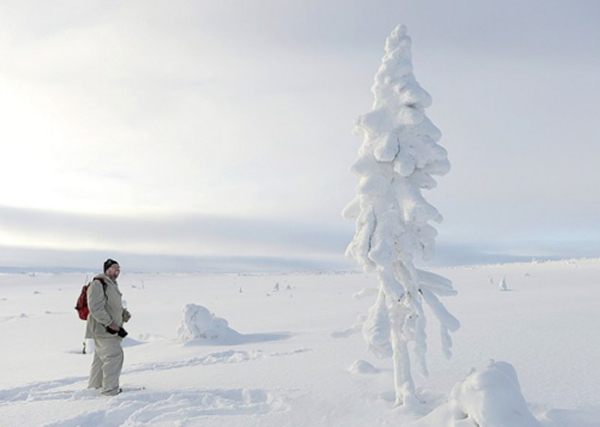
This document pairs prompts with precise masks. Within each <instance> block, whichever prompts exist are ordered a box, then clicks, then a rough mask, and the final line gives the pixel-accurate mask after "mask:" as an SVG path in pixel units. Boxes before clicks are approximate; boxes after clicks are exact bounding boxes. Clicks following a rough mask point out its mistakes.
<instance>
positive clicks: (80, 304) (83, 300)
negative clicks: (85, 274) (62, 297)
mask: <svg viewBox="0 0 600 427" xmlns="http://www.w3.org/2000/svg"><path fill="white" fill-rule="evenodd" d="M94 280H99V281H100V282H101V283H102V287H103V288H104V295H106V282H105V281H104V279H102V278H100V277H99V278H97V279H94ZM91 284H92V282H90V283H88V284H87V285H84V286H83V288H81V293H80V294H79V298H77V304H76V305H75V310H77V314H78V315H79V318H80V319H81V320H87V318H88V316H89V314H90V309H89V307H88V304H87V290H88V288H89V287H90V285H91Z"/></svg>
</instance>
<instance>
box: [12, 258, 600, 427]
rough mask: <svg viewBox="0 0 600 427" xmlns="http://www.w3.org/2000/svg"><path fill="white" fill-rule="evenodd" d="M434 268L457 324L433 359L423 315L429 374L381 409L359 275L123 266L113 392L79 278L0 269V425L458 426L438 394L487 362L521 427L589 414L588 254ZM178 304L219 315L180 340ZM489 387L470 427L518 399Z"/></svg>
mask: <svg viewBox="0 0 600 427" xmlns="http://www.w3.org/2000/svg"><path fill="white" fill-rule="evenodd" d="M126 267H127V266H125V265H124V266H123V270H124V271H125V270H126ZM434 272H436V273H438V274H441V275H443V276H445V277H448V278H449V279H451V280H452V281H453V283H454V286H455V288H456V289H457V290H458V292H459V294H458V296H456V297H448V298H444V303H445V304H446V306H447V307H448V309H449V310H450V311H451V312H452V313H453V314H454V315H455V316H456V317H457V318H458V319H459V320H460V321H461V325H462V326H461V329H460V330H459V331H458V332H457V333H455V334H454V335H453V339H454V356H453V358H452V359H450V360H446V359H445V357H444V356H443V354H442V349H441V345H440V343H439V341H440V340H439V335H438V334H439V331H438V329H437V324H436V320H435V318H434V316H433V315H432V314H431V313H429V312H426V314H427V315H428V327H427V332H428V344H429V350H428V353H427V358H428V364H429V371H430V375H429V377H428V378H421V377H419V375H418V374H415V380H416V381H417V384H418V385H419V386H420V397H421V400H422V401H423V403H422V406H421V407H420V408H419V409H418V410H414V409H413V410H410V411H408V410H407V409H406V408H403V407H394V406H393V401H394V387H393V383H392V381H393V378H392V367H391V360H387V359H386V360H379V359H377V358H375V357H374V356H373V355H371V354H369V353H368V352H367V350H366V344H365V342H364V341H363V338H362V336H361V332H360V322H361V321H362V319H363V318H364V316H365V315H366V313H367V310H368V308H369V306H370V305H371V304H372V302H373V298H375V295H374V294H371V293H370V292H369V291H364V289H365V288H375V287H376V286H377V283H376V277H375V276H374V275H369V274H357V273H347V274H333V273H331V274H286V275H201V274H185V275H166V274H127V273H126V272H125V273H124V274H122V276H121V277H120V279H119V283H120V287H121V289H122V291H123V294H124V299H125V300H126V301H127V306H128V308H129V310H130V311H131V313H132V315H133V317H132V320H131V321H130V323H128V324H127V329H128V331H129V333H130V335H129V337H128V338H127V339H126V340H125V341H124V346H125V367H124V370H123V374H122V377H121V385H122V387H123V388H124V392H123V393H122V394H121V395H119V396H117V397H112V398H107V397H101V396H99V395H98V394H97V392H95V391H90V390H87V389H86V381H87V374H88V369H89V365H90V363H91V355H90V354H82V353H81V350H82V342H83V334H84V327H85V323H84V322H82V321H80V320H79V319H78V318H77V315H76V313H75V310H74V309H73V306H74V303H75V300H76V298H77V295H78V293H79V290H80V288H81V286H82V285H83V284H84V282H85V274H35V275H34V274H4V275H0V346H1V348H2V350H1V351H0V426H2V427H14V426H19V427H33V426H36V427H39V426H48V427H49V426H53V427H75V426H85V427H111V426H129V427H132V426H215V427H216V426H244V427H245V426H264V427H282V426H307V427H308V426H323V427H325V426H327V427H330V426H331V427H333V426H340V427H341V426H344V427H353V426H356V427H358V426H360V427H364V426H410V425H411V424H413V425H419V426H428V425H431V426H436V427H437V426H440V427H444V426H457V427H458V426H461V427H472V426H476V425H477V424H475V418H474V417H466V418H463V419H460V417H456V411H457V402H456V401H454V400H453V397H452V396H453V395H452V393H451V391H452V389H453V387H454V386H455V384H457V383H460V382H462V381H464V380H465V378H466V377H467V376H468V375H469V373H470V372H471V368H475V369H476V372H482V371H485V369H486V366H488V364H489V363H490V359H493V360H495V361H498V362H507V363H508V364H510V365H512V367H514V369H515V371H516V374H517V376H518V384H519V386H517V387H516V388H517V389H518V391H519V392H522V396H523V398H524V399H525V402H526V406H527V408H528V409H529V411H530V412H531V413H532V414H533V415H534V416H535V417H536V419H537V421H536V420H533V422H532V421H528V420H526V419H523V422H522V424H521V425H522V426H533V425H543V426H552V427H558V426H565V427H592V426H600V339H598V337H599V336H600V335H599V331H600V309H599V308H598V304H599V302H600V260H572V261H562V262H547V263H527V264H505V265H490V266H474V267H455V268H445V269H435V270H434ZM90 276H91V273H90ZM503 279H504V283H505V285H506V288H507V290H505V291H501V290H500V288H501V283H502V280H503ZM277 288H278V289H277ZM359 294H360V295H362V297H359V296H358V295H359ZM188 304H196V305H198V306H202V307H205V308H207V309H208V310H209V311H210V312H212V313H214V315H215V316H217V317H218V318H220V319H224V320H225V321H226V323H228V325H227V327H226V328H225V329H226V333H222V334H220V335H219V336H218V337H217V336H211V338H210V339H202V338H200V339H191V340H190V337H189V336H188V337H187V339H188V341H183V340H182V337H183V336H184V335H185V334H182V328H181V327H182V322H183V321H184V319H185V317H184V312H183V309H184V307H186V305H188ZM187 316H188V317H189V310H188V314H187ZM183 323H185V322H183ZM223 325H224V323H223V322H221V326H222V327H224V326H223ZM496 366H500V367H501V366H505V365H504V364H502V363H498V364H497V365H496ZM503 369H504V368H502V369H501V370H500V371H503ZM511 378H512V377H511ZM509 383H511V384H513V385H514V384H515V383H514V382H512V380H511V381H509ZM482 384H483V382H482V381H480V382H479V383H478V385H477V386H482ZM490 384H491V385H490ZM496 385H497V383H496V382H494V381H491V383H490V382H489V381H488V386H490V387H491V389H492V390H491V391H492V392H491V393H490V394H489V395H488V400H487V401H486V402H485V405H487V410H488V414H491V415H485V414H484V415H481V414H480V415H479V416H484V417H485V416H487V417H488V418H486V420H487V421H486V422H487V425H486V423H483V424H482V426H483V427H493V426H501V425H502V424H499V423H500V422H501V421H499V420H501V419H502V416H503V414H501V412H502V411H506V410H508V411H510V410H511V408H510V407H507V406H510V405H509V404H508V403H507V402H511V401H512V400H511V399H513V398H515V397H518V396H516V394H515V395H506V393H505V390H504V389H502V388H501V387H499V386H498V387H496ZM483 386H485V384H483ZM454 391H455V392H456V391H457V389H455V390H454ZM502 393H505V394H504V395H503V394H502ZM454 397H456V393H455V394H454ZM490 397H491V398H492V399H491V400H490V399H489V398H490ZM469 399H470V400H469V401H466V402H465V401H463V402H458V404H459V406H460V405H461V404H465V405H466V406H468V405H471V404H474V402H476V400H477V399H475V398H469ZM436 408H437V409H436ZM480 409H481V408H480ZM434 410H435V411H434ZM432 411H433V412H432ZM459 412H460V411H459ZM499 413H500V414H499ZM498 414H499V415H498ZM453 417H454V418H453ZM506 427H517V426H516V425H515V426H506Z"/></svg>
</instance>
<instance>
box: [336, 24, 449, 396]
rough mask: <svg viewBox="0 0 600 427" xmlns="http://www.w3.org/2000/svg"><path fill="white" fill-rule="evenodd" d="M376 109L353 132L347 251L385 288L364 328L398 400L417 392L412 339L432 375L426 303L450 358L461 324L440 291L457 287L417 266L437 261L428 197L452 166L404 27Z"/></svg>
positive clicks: (388, 50)
mask: <svg viewBox="0 0 600 427" xmlns="http://www.w3.org/2000/svg"><path fill="white" fill-rule="evenodd" d="M372 91H373V94H374V101H373V107H372V110H371V111H370V112H368V113H367V114H365V115H363V116H360V117H359V118H358V119H357V120H356V121H355V126H354V133H355V134H356V135H358V136H361V137H362V138H363V143H362V146H361V147H360V149H359V152H358V158H357V159H356V161H355V162H354V164H353V165H352V167H351V170H352V172H353V173H354V174H355V175H357V176H358V180H359V181H358V186H357V194H356V197H355V198H354V199H353V200H352V201H351V202H350V203H349V204H348V206H346V208H345V209H344V212H343V215H344V217H346V218H347V219H350V220H354V221H355V222H356V233H355V235H354V238H353V240H352V241H351V242H350V244H349V245H348V248H347V250H346V254H347V255H348V256H350V257H353V258H354V259H356V261H357V262H358V263H359V264H360V265H361V266H362V267H363V269H364V270H365V271H376V272H377V274H378V279H379V284H380V291H379V294H378V296H377V300H376V301H375V304H374V305H373V307H372V308H371V310H370V311H369V315H368V317H367V320H366V322H365V324H364V327H363V335H364V337H365V339H366V341H367V343H368V345H369V348H370V349H371V350H372V351H373V352H374V353H375V354H377V355H378V356H380V357H386V356H390V355H392V356H393V357H394V360H395V364H394V370H395V376H396V379H395V380H396V394H397V403H398V404H400V403H404V401H405V400H412V399H409V395H410V394H413V395H414V390H415V387H414V384H413V381H412V376H411V373H410V361H409V359H408V356H407V354H408V350H407V344H408V342H413V343H414V352H415V354H416V355H417V359H418V366H419V368H420V370H421V372H423V373H424V374H426V373H427V366H426V363H425V354H426V351H427V345H426V334H425V325H426V319H425V316H424V312H423V305H422V302H423V301H425V302H426V303H427V304H428V305H429V306H430V307H431V308H432V311H433V313H434V314H435V316H436V318H437V319H438V321H439V322H440V325H441V337H442V343H443V348H444V352H445V354H446V355H447V356H450V354H451V353H450V349H451V346H452V340H451V338H450V332H453V331H456V330H457V329H458V327H459V322H458V320H457V319H456V318H455V317H454V316H452V315H451V314H450V313H449V312H448V311H447V310H446V309H445V307H444V306H443V304H442V303H441V302H440V301H439V299H438V296H450V295H454V294H455V293H456V292H455V291H454V289H453V288H452V283H451V282H450V281H449V280H448V279H446V278H444V277H441V276H438V275H435V274H433V273H428V272H425V271H422V270H418V269H416V268H415V266H414V264H413V260H414V257H415V256H417V257H421V258H423V259H424V260H429V259H431V258H433V256H434V251H435V238H436V236H437V231H436V230H435V228H434V227H433V226H432V225H431V224H430V222H432V221H433V222H441V221H442V216H441V215H440V213H439V212H438V210H437V209H436V208H435V207H434V206H432V205H431V204H430V203H428V202H427V201H426V200H425V198H424V197H423V195H422V190H423V189H431V188H434V187H435V186H436V181H435V179H434V178H433V176H434V175H438V176H439V175H444V174H446V173H447V172H448V171H449V170H450V162H449V161H448V155H447V152H446V150H445V149H444V148H443V147H442V146H440V145H439V144H438V141H439V140H440V139H441V132H440V130H439V129H438V128H436V127H435V125H434V124H433V123H432V122H431V121H430V120H429V119H428V118H427V116H426V114H425V109H426V108H427V107H429V106H430V105H431V102H432V99H431V96H430V95H429V93H427V91H426V90H425V89H423V88H422V87H421V86H420V85H419V83H418V82H417V80H416V79H415V77H414V75H413V65H412V58H411V39H410V37H409V36H408V35H407V33H406V27H405V26H403V25H402V26H398V27H397V28H395V29H394V30H393V31H392V33H391V35H390V36H389V37H388V38H387V40H386V45H385V55H384V56H383V59H382V63H381V66H380V67H379V70H378V72H377V74H376V75H375V82H374V84H373V87H372Z"/></svg>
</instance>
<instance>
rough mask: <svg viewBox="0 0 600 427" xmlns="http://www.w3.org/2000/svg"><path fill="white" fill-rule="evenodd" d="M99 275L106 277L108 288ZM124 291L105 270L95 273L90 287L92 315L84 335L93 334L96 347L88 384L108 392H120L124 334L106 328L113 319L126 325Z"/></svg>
mask: <svg viewBox="0 0 600 427" xmlns="http://www.w3.org/2000/svg"><path fill="white" fill-rule="evenodd" d="M98 278H102V279H103V280H104V283H106V288H105V287H104V286H103V285H102V282H100V280H98ZM121 295H122V294H121V291H120V290H119V286H118V284H117V282H116V281H113V280H111V279H109V278H108V277H107V276H106V275H104V274H99V275H97V276H96V277H94V280H93V282H92V283H91V284H90V286H89V287H88V290H87V303H88V307H89V309H90V315H89V316H88V319H87V327H86V333H85V337H86V338H93V339H94V347H95V350H94V360H93V362H92V369H91V372H90V378H89V382H88V387H89V388H96V389H101V392H102V394H106V395H114V394H117V393H118V392H119V376H120V375H121V369H122V368H123V360H124V355H123V348H122V347H121V341H122V338H120V337H119V336H118V335H111V334H110V333H108V332H106V326H108V325H110V324H111V323H115V324H117V325H119V326H122V325H123V304H122V301H121Z"/></svg>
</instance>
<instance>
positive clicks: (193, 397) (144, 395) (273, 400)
mask: <svg viewBox="0 0 600 427" xmlns="http://www.w3.org/2000/svg"><path fill="white" fill-rule="evenodd" d="M285 409H287V405H286V404H285V402H284V401H283V399H282V398H281V397H279V396H276V395H274V394H273V393H271V392H269V391H266V390H261V389H231V390H218V389H217V390H186V391H181V392H158V393H157V392H144V391H142V392H139V393H133V394H127V393H123V394H121V395H118V396H116V397H114V398H111V399H110V400H109V403H108V407H107V409H105V410H100V411H95V412H87V413H84V414H80V415H77V416H75V417H73V418H70V419H63V420H60V421H59V422H56V423H50V424H46V425H45V426H44V427H77V426H82V425H101V426H103V427H117V426H121V425H152V424H156V423H158V424H160V425H176V423H177V422H178V421H186V422H190V421H193V420H195V419H201V418H202V417H207V416H211V417H214V416H236V415H237V416H239V415H243V416H248V415H264V414H267V413H271V412H276V411H283V410H285Z"/></svg>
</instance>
